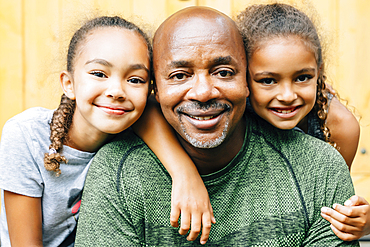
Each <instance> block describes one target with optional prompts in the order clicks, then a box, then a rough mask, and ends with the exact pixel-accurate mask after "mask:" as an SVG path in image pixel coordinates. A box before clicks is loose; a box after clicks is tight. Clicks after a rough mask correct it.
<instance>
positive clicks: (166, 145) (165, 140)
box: [132, 96, 199, 179]
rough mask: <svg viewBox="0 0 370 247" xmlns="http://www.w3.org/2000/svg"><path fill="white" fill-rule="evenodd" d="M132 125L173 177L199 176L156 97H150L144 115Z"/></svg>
mask: <svg viewBox="0 0 370 247" xmlns="http://www.w3.org/2000/svg"><path fill="white" fill-rule="evenodd" d="M132 127H133V129H134V131H135V133H136V134H137V135H138V136H139V137H140V138H142V139H143V141H144V142H145V143H146V144H147V145H148V147H149V148H150V149H151V150H152V151H153V152H154V153H155V155H156V156H157V157H158V159H159V160H160V161H161V162H162V164H163V165H164V167H165V168H166V169H167V171H168V172H169V174H170V175H171V177H172V178H173V179H174V178H177V177H181V176H184V174H188V175H189V176H198V177H199V173H198V170H197V169H196V167H195V165H194V163H193V161H192V160H191V159H190V157H189V156H188V154H187V153H186V152H185V150H184V149H183V148H182V146H181V144H180V143H179V141H178V140H177V137H176V134H175V132H174V130H173V129H172V127H171V126H170V125H169V124H168V123H167V121H166V120H165V118H164V117H163V115H162V112H161V110H160V106H159V104H158V103H157V102H156V101H155V99H154V97H152V96H151V97H149V100H148V104H147V107H146V109H145V111H144V113H143V115H142V116H141V118H140V119H139V120H138V121H137V122H136V123H135V124H134V125H133V126H132Z"/></svg>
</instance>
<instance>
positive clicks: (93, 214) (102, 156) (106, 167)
mask: <svg viewBox="0 0 370 247" xmlns="http://www.w3.org/2000/svg"><path fill="white" fill-rule="evenodd" d="M107 150H108V151H107ZM109 150H110V149H109V148H106V147H103V149H101V150H100V151H99V152H98V153H97V155H96V156H95V157H94V159H93V162H92V164H91V166H90V169H89V172H88V175H87V178H86V182H85V188H84V192H83V195H82V201H81V209H80V217H79V221H78V224H77V236H76V242H75V246H76V247H78V246H84V247H88V246H141V245H140V243H139V238H138V236H137V234H136V232H135V229H134V226H133V224H132V221H131V216H130V213H129V210H128V208H127V204H126V202H125V200H124V191H121V190H120V189H119V187H120V186H119V184H118V185H117V174H120V173H119V172H118V170H119V163H120V160H119V159H118V158H117V155H116V154H111V153H110V152H109ZM106 151H107V152H106Z"/></svg>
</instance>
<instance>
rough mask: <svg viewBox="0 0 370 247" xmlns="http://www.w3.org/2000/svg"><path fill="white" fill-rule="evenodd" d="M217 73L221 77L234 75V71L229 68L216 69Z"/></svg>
mask: <svg viewBox="0 0 370 247" xmlns="http://www.w3.org/2000/svg"><path fill="white" fill-rule="evenodd" d="M217 74H218V75H220V76H221V77H230V76H233V75H234V73H233V72H232V71H230V70H221V71H218V72H217Z"/></svg>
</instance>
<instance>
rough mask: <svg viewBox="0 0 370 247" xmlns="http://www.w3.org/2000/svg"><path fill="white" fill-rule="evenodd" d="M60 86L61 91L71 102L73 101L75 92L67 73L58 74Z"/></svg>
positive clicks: (69, 75) (71, 78)
mask: <svg viewBox="0 0 370 247" xmlns="http://www.w3.org/2000/svg"><path fill="white" fill-rule="evenodd" d="M60 85H61V87H62V89H63V92H64V94H65V95H66V96H67V97H68V98H70V99H71V100H75V99H76V96H75V92H74V88H73V77H72V75H71V73H69V72H68V71H62V72H61V73H60Z"/></svg>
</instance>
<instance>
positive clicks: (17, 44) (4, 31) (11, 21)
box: [0, 0, 24, 129]
mask: <svg viewBox="0 0 370 247" xmlns="http://www.w3.org/2000/svg"><path fill="white" fill-rule="evenodd" d="M0 33H1V38H0V128H1V129H2V127H3V125H4V124H5V122H6V121H7V120H8V119H9V118H10V117H12V116H14V115H15V114H17V113H20V112H21V111H23V102H24V101H23V100H24V99H23V80H22V78H23V75H22V71H23V60H22V54H23V49H22V45H23V37H22V33H23V29H22V1H21V0H14V1H0Z"/></svg>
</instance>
